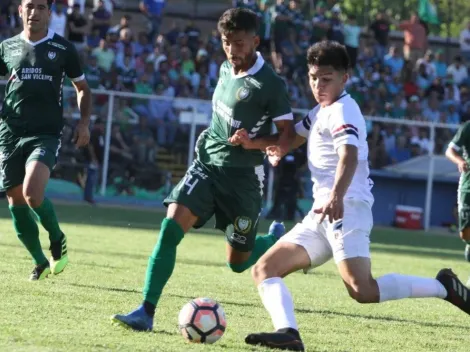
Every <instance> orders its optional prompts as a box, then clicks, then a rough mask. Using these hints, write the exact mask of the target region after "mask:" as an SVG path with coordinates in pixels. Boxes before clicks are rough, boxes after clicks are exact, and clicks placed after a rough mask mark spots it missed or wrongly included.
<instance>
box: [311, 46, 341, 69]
mask: <svg viewBox="0 0 470 352" xmlns="http://www.w3.org/2000/svg"><path fill="white" fill-rule="evenodd" d="M307 64H308V66H332V67H333V68H334V69H335V70H337V71H347V70H348V68H349V56H348V52H347V51H346V48H345V47H344V46H343V45H341V44H340V43H338V42H335V41H330V40H324V41H321V42H318V43H316V44H314V45H312V46H311V47H310V48H309V49H308V51H307Z"/></svg>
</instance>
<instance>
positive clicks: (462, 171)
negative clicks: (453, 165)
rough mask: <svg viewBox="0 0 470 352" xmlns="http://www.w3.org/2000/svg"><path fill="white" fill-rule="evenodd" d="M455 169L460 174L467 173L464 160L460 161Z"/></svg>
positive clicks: (466, 165)
mask: <svg viewBox="0 0 470 352" xmlns="http://www.w3.org/2000/svg"><path fill="white" fill-rule="evenodd" d="M457 167H458V168H459V172H460V173H464V172H467V171H468V164H467V162H466V161H465V160H462V161H460V162H459V163H458V164H457Z"/></svg>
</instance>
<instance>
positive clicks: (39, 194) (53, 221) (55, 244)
mask: <svg viewBox="0 0 470 352" xmlns="http://www.w3.org/2000/svg"><path fill="white" fill-rule="evenodd" d="M32 155H34V152H33V153H32ZM50 175H51V172H50V170H49V167H48V166H47V165H45V164H44V163H42V162H41V161H37V160H32V161H30V162H28V163H27V164H26V176H25V180H24V183H23V196H24V199H25V200H26V203H27V204H28V206H29V207H30V208H31V210H32V211H33V212H34V213H35V214H36V216H37V217H38V219H39V221H40V222H41V224H42V226H43V227H44V229H45V230H46V231H47V232H48V233H49V240H50V248H49V249H50V250H51V258H50V265H51V272H52V273H53V274H59V273H61V272H62V271H63V270H64V269H65V267H66V266H67V264H68V255H67V239H66V237H65V235H64V233H63V232H62V230H61V229H60V226H59V222H58V220H57V216H56V213H55V210H54V206H53V205H52V203H51V201H50V200H49V199H47V198H46V197H45V196H44V193H45V190H46V185H47V182H48V181H49V178H50Z"/></svg>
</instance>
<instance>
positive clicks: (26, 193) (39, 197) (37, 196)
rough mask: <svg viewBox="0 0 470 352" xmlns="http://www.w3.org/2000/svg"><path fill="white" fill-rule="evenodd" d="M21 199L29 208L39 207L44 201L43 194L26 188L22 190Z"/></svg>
mask: <svg viewBox="0 0 470 352" xmlns="http://www.w3.org/2000/svg"><path fill="white" fill-rule="evenodd" d="M23 197H24V199H25V201H26V204H28V205H29V206H30V207H31V208H37V207H40V206H41V204H42V202H43V201H44V194H43V193H42V192H38V191H37V190H36V189H34V188H33V187H26V188H24V189H23Z"/></svg>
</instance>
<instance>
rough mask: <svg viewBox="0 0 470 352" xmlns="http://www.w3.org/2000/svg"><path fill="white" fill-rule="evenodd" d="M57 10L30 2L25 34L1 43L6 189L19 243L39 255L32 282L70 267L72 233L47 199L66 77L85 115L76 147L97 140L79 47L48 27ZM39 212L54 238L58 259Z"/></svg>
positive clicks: (2, 179)
mask: <svg viewBox="0 0 470 352" xmlns="http://www.w3.org/2000/svg"><path fill="white" fill-rule="evenodd" d="M51 5H52V0H22V1H21V3H20V5H19V7H18V12H19V14H20V17H21V18H22V20H23V31H22V32H21V33H20V34H19V35H17V36H15V37H12V38H10V39H7V40H5V41H3V42H2V43H1V44H0V76H7V77H9V78H8V82H7V86H6V91H5V100H4V102H3V109H2V112H1V113H0V117H1V119H0V188H2V189H3V190H5V191H6V195H7V199H8V204H9V208H10V212H11V216H12V218H13V226H14V228H15V230H16V233H17V235H18V238H19V239H20V241H21V242H22V243H23V244H24V246H25V247H26V249H27V250H28V251H29V253H30V254H31V256H32V258H33V262H34V264H35V267H34V269H33V271H32V273H31V275H30V280H32V281H36V280H42V279H44V278H46V277H47V276H48V275H49V274H50V273H51V272H52V273H53V274H59V273H60V272H62V271H63V270H64V268H65V266H66V265H67V263H68V256H67V242H66V238H65V235H64V234H63V232H62V230H61V229H60V226H59V223H58V221H57V217H56V214H55V211H54V207H53V205H52V203H51V202H50V200H48V199H47V198H45V196H44V192H45V188H46V185H47V182H48V180H49V177H50V174H51V170H52V169H53V167H54V165H55V163H56V159H57V155H58V152H59V148H60V136H61V131H62V128H63V116H62V114H63V107H62V87H63V83H64V76H65V75H67V76H68V77H69V78H70V79H71V80H72V82H73V85H74V86H75V89H76V92H77V96H78V106H79V108H80V112H81V119H80V122H79V123H78V125H77V128H76V130H75V142H76V146H77V147H81V146H84V145H86V144H87V143H88V140H89V138H90V134H89V127H88V125H89V117H90V112H91V93H90V89H89V88H88V85H87V83H86V80H85V77H84V75H83V72H82V69H81V67H80V63H79V57H78V54H77V52H76V50H75V47H74V46H73V44H71V43H70V42H68V41H66V40H65V39H64V38H62V37H60V36H59V35H57V34H55V33H54V32H52V31H49V30H48V23H49V17H50V14H51V10H50V8H51ZM31 211H32V212H33V213H34V214H35V215H36V217H37V218H38V219H39V221H40V222H41V224H42V226H43V227H44V228H45V229H46V231H47V232H48V233H49V240H50V250H51V258H50V260H48V259H47V258H46V256H45V255H44V253H43V251H42V248H41V243H40V241H39V229H38V226H37V224H36V221H35V219H34V218H33V216H32V214H31Z"/></svg>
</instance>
